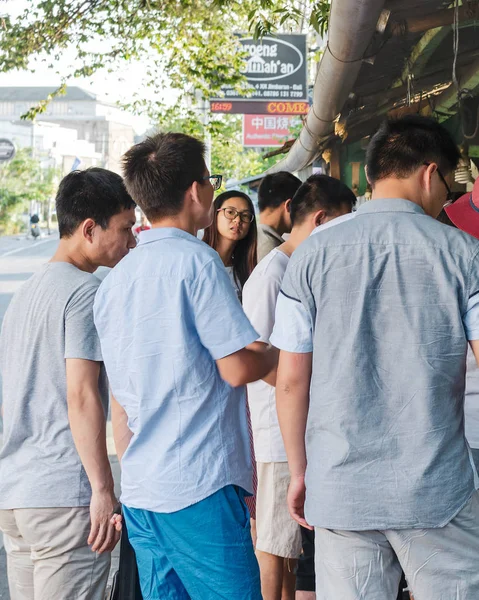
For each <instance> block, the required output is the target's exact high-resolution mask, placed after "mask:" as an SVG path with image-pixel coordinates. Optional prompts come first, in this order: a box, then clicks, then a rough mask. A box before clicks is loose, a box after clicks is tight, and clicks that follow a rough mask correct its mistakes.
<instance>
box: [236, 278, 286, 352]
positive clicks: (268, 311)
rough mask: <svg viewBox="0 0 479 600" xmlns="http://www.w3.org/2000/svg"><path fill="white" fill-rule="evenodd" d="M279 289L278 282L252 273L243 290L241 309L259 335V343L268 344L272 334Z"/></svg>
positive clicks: (279, 284)
mask: <svg viewBox="0 0 479 600" xmlns="http://www.w3.org/2000/svg"><path fill="white" fill-rule="evenodd" d="M280 287H281V283H280V281H279V280H277V279H276V278H273V277H269V276H267V275H264V276H263V277H262V276H260V275H258V274H256V273H255V272H254V271H253V273H252V275H251V277H250V278H249V279H248V281H247V282H246V285H245V286H244V289H243V308H244V311H245V313H246V316H247V317H248V319H249V320H250V323H251V325H252V326H253V327H254V328H255V330H256V331H257V332H258V333H259V339H258V341H259V342H263V343H264V344H269V338H270V337H271V334H272V332H273V325H274V315H275V310H276V301H277V300H278V294H279V290H280Z"/></svg>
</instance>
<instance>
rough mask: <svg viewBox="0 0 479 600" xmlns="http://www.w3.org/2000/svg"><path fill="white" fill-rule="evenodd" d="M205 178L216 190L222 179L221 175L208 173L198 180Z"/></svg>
mask: <svg viewBox="0 0 479 600" xmlns="http://www.w3.org/2000/svg"><path fill="white" fill-rule="evenodd" d="M207 179H209V180H210V183H211V185H212V186H213V189H214V190H215V192H216V190H219V189H220V187H221V182H222V181H223V175H208V176H207V177H202V178H201V180H200V181H206V180H207Z"/></svg>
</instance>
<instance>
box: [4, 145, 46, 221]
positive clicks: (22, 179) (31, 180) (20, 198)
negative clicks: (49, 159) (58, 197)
mask: <svg viewBox="0 0 479 600" xmlns="http://www.w3.org/2000/svg"><path fill="white" fill-rule="evenodd" d="M56 176H57V173H56V171H55V170H54V169H51V168H49V169H42V168H41V165H40V162H39V161H38V160H37V159H35V158H33V157H32V151H31V149H30V148H22V149H21V150H18V151H17V153H16V155H15V156H14V157H13V159H12V160H10V161H8V162H4V163H0V227H2V228H3V229H4V228H5V227H6V226H7V225H8V223H9V221H11V219H12V216H13V215H14V213H15V212H18V211H19V210H22V209H23V208H26V206H27V204H28V203H29V202H30V201H31V200H37V201H40V202H42V201H45V200H47V199H48V198H49V197H50V196H51V195H52V194H53V192H54V189H55V180H56Z"/></svg>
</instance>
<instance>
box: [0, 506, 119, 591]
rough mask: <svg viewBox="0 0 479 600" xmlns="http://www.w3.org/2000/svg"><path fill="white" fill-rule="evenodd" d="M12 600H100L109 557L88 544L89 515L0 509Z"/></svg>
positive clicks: (75, 511) (80, 511)
mask: <svg viewBox="0 0 479 600" xmlns="http://www.w3.org/2000/svg"><path fill="white" fill-rule="evenodd" d="M0 530H1V531H2V532H3V534H4V543H5V551H6V553H7V571H8V587H9V590H10V597H11V600H103V599H104V595H105V588H106V584H107V581H108V572H109V568H110V558H111V557H110V554H109V553H105V554H101V555H99V554H96V553H95V552H92V551H91V549H90V547H89V546H88V545H87V539H88V535H89V533H90V511H89V508H87V507H81V508H22V509H15V510H0Z"/></svg>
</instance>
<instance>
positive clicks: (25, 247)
mask: <svg viewBox="0 0 479 600" xmlns="http://www.w3.org/2000/svg"><path fill="white" fill-rule="evenodd" d="M56 241H58V240H57V239H56V238H53V239H49V240H42V241H41V242H33V243H32V245H31V246H23V247H22V248H15V250H9V251H8V252H5V254H0V258H4V257H5V256H11V255H12V254H17V253H18V252H23V250H32V249H34V248H38V246H41V245H42V244H48V242H56Z"/></svg>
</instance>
